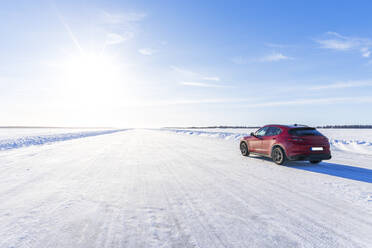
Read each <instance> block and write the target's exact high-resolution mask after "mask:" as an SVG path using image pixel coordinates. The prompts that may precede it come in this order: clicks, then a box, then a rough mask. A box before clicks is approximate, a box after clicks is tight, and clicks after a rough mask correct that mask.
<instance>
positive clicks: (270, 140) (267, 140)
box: [261, 127, 281, 155]
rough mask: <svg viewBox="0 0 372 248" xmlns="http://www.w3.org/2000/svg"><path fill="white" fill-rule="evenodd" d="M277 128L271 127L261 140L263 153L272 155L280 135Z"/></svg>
mask: <svg viewBox="0 0 372 248" xmlns="http://www.w3.org/2000/svg"><path fill="white" fill-rule="evenodd" d="M280 131H281V130H280V129H279V128H277V127H269V128H268V129H267V131H266V133H265V135H264V136H263V137H262V140H261V153H263V154H265V155H271V147H272V146H273V144H274V143H275V142H276V137H277V135H278V134H279V133H280Z"/></svg>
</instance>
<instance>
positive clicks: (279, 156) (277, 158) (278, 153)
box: [271, 146, 287, 165]
mask: <svg viewBox="0 0 372 248" xmlns="http://www.w3.org/2000/svg"><path fill="white" fill-rule="evenodd" d="M271 158H272V159H273V161H274V163H276V164H278V165H282V164H284V162H285V161H286V160H287V158H286V156H285V152H284V151H283V149H282V148H281V147H279V146H277V147H275V148H274V149H273V151H272V152H271Z"/></svg>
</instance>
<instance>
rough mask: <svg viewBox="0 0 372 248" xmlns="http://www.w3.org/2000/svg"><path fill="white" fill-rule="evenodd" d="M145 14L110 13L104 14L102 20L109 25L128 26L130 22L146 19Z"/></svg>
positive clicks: (105, 12) (104, 12)
mask: <svg viewBox="0 0 372 248" xmlns="http://www.w3.org/2000/svg"><path fill="white" fill-rule="evenodd" d="M146 16H147V15H146V13H143V12H129V13H109V12H107V11H103V12H102V19H103V21H104V22H105V23H107V24H126V23H129V22H139V21H142V20H143V19H144V18H145V17H146Z"/></svg>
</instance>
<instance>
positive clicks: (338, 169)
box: [250, 156, 372, 183]
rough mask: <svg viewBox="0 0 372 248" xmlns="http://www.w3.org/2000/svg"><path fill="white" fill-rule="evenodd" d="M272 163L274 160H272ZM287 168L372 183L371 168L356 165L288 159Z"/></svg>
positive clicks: (263, 158) (262, 158) (268, 159)
mask: <svg viewBox="0 0 372 248" xmlns="http://www.w3.org/2000/svg"><path fill="white" fill-rule="evenodd" d="M250 158H255V159H261V160H266V161H271V162H272V160H271V159H270V158H266V157H259V156H250ZM273 163H274V162H273ZM285 166H287V167H288V168H293V169H299V170H305V171H311V172H315V173H321V174H325V175H330V176H335V177H342V178H346V179H351V180H355V181H360V182H365V183H372V170H370V169H366V168H361V167H357V166H351V165H344V164H337V163H330V162H321V163H319V164H310V163H309V162H308V161H288V162H287V163H285Z"/></svg>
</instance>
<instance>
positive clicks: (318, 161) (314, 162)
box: [310, 160, 322, 164]
mask: <svg viewBox="0 0 372 248" xmlns="http://www.w3.org/2000/svg"><path fill="white" fill-rule="evenodd" d="M320 162H322V160H310V163H312V164H319V163H320Z"/></svg>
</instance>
